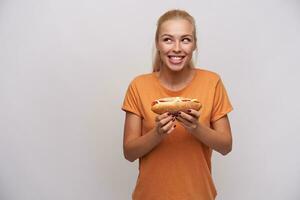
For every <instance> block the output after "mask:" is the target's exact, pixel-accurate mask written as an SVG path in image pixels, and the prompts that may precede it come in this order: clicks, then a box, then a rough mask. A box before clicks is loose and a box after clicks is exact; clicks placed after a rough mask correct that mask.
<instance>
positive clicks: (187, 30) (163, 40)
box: [156, 19, 196, 71]
mask: <svg viewBox="0 0 300 200" xmlns="http://www.w3.org/2000/svg"><path fill="white" fill-rule="evenodd" d="M193 29H194V28H193V25H192V24H191V23H190V22H189V21H187V20H184V19H172V20H168V21H165V22H164V23H162V25H161V27H160V31H159V35H158V41H157V43H156V47H157V49H158V51H159V54H160V58H161V60H162V61H163V63H164V66H166V67H168V68H169V69H170V70H172V71H180V70H182V69H183V68H184V67H186V66H188V65H189V63H190V61H191V59H192V56H193V51H194V50H195V48H196V42H195V39H194V35H193Z"/></svg>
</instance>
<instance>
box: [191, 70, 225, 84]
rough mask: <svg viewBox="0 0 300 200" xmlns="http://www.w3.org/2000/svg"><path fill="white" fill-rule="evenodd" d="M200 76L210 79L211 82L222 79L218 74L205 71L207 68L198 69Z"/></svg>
mask: <svg viewBox="0 0 300 200" xmlns="http://www.w3.org/2000/svg"><path fill="white" fill-rule="evenodd" d="M196 70H197V73H198V75H200V77H201V78H202V79H203V78H206V79H209V80H211V81H218V80H219V79H220V75H219V74H218V73H217V72H214V71H211V70H208V69H205V68H196Z"/></svg>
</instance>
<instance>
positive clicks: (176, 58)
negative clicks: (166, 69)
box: [171, 56, 182, 60]
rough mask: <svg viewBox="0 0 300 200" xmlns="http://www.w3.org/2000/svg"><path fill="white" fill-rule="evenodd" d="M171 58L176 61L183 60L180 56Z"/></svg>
mask: <svg viewBox="0 0 300 200" xmlns="http://www.w3.org/2000/svg"><path fill="white" fill-rule="evenodd" d="M171 58H172V59H174V60H180V59H182V57H178V56H171Z"/></svg>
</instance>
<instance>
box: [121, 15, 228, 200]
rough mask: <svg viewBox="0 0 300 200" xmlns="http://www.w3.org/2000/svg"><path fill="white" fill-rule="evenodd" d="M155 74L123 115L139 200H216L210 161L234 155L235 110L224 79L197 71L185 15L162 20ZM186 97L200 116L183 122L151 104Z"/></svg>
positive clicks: (190, 114)
mask: <svg viewBox="0 0 300 200" xmlns="http://www.w3.org/2000/svg"><path fill="white" fill-rule="evenodd" d="M155 44H156V50H157V52H156V56H155V60H154V65H153V72H152V73H149V74H143V75H140V76H138V77H136V78H135V79H134V80H133V81H132V82H131V83H130V85H129V87H128V90H127V93H126V96H125V99H124V103H123V107H122V109H123V110H124V111H126V118H125V127H124V140H123V148H124V156H125V158H126V159H127V160H129V161H131V162H133V161H135V160H136V159H139V176H138V180H137V183H136V187H135V190H134V192H133V194H132V198H133V199H134V200H148V199H149V200H158V199H159V200H168V199H170V200H171V199H172V200H173V199H174V200H187V199H188V200H200V199H201V200H202V199H203V200H211V199H215V197H216V194H217V193H216V190H215V187H214V183H213V180H212V176H211V155H212V150H215V151H217V152H219V153H221V154H223V155H226V154H227V153H229V152H230V151H231V147H232V137H231V130H230V124H229V120H228V117H227V113H229V112H230V111H231V110H232V106H231V104H230V101H229V99H228V97H227V94H226V90H225V88H224V86H223V84H222V81H221V79H220V77H219V76H218V75H217V74H216V73H213V72H210V71H207V70H204V69H197V68H195V67H194V66H193V62H192V57H193V52H194V51H195V50H196V48H197V37H196V28H195V22H194V19H193V17H192V16H190V15H189V14H188V13H187V12H185V11H182V10H171V11H168V12H166V13H165V14H163V15H162V16H161V17H160V18H159V20H158V24H157V30H156V36H155ZM173 96H182V97H187V98H192V99H198V100H199V101H200V102H201V104H202V108H201V110H200V111H196V110H187V111H184V112H181V113H180V114H179V115H178V116H174V115H172V114H170V113H164V114H161V115H157V114H155V113H153V112H152V111H151V103H152V102H153V101H154V100H156V99H160V98H164V97H173Z"/></svg>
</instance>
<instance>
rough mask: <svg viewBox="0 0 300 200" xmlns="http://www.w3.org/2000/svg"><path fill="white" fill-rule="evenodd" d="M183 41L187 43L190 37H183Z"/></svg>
mask: <svg viewBox="0 0 300 200" xmlns="http://www.w3.org/2000/svg"><path fill="white" fill-rule="evenodd" d="M182 41H183V42H184V43H189V42H191V39H190V38H183V40H182Z"/></svg>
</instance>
